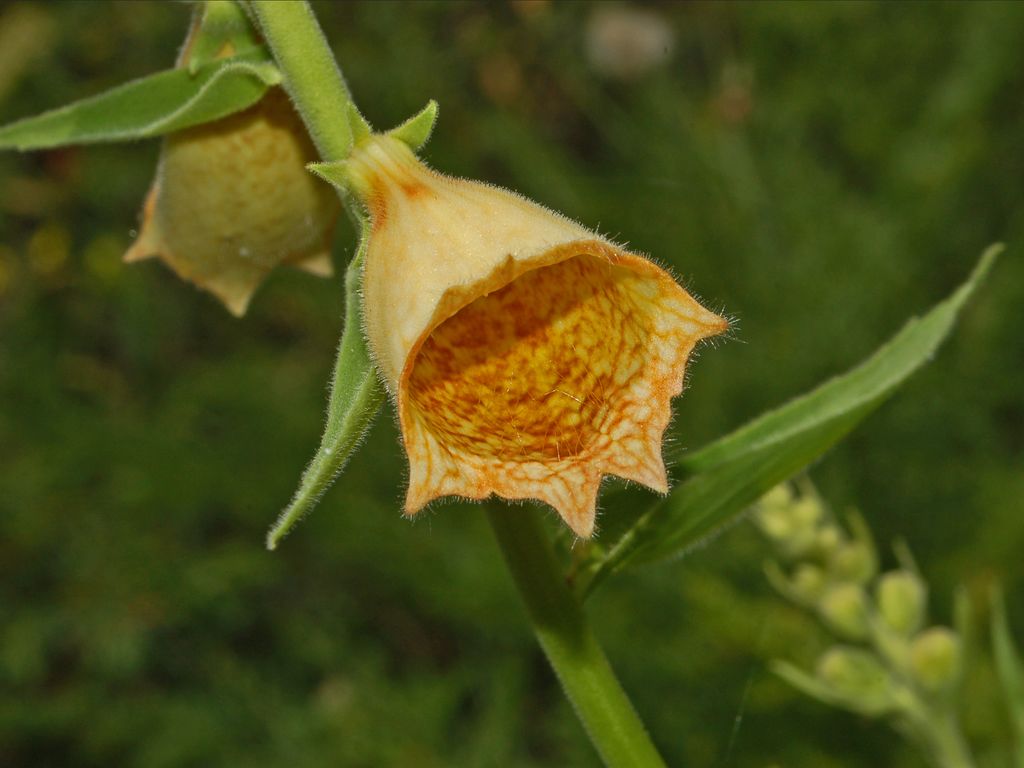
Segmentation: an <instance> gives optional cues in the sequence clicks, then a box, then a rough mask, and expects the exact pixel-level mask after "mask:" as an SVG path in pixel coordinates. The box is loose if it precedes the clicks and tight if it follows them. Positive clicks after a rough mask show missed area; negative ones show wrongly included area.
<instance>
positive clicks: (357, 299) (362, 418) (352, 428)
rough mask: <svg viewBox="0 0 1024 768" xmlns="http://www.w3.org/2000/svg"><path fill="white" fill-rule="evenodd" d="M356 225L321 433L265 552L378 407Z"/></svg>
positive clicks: (314, 497)
mask: <svg viewBox="0 0 1024 768" xmlns="http://www.w3.org/2000/svg"><path fill="white" fill-rule="evenodd" d="M362 224H363V226H362V231H363V233H364V234H363V236H362V238H361V240H360V243H359V249H358V250H357V251H356V255H355V257H354V258H353V259H352V261H351V262H350V263H349V265H348V269H347V270H346V272H345V327H344V329H343V330H342V333H341V343H340V344H339V345H338V357H337V361H336V362H335V365H334V378H333V380H332V381H331V397H330V401H329V403H328V406H327V423H326V426H325V428H324V435H323V438H321V440H320V448H319V449H318V450H317V452H316V455H315V456H313V460H312V461H310V463H309V466H308V467H307V468H306V471H305V472H304V473H303V475H302V479H301V480H300V481H299V488H298V490H297V491H296V492H295V496H294V497H292V500H291V503H290V504H289V505H288V506H287V507H286V508H285V509H284V511H283V512H281V514H280V516H279V517H278V518H277V521H276V522H275V523H274V525H273V527H272V528H271V529H270V532H269V533H268V534H267V549H276V548H277V545H278V543H279V542H280V541H281V539H282V538H284V536H286V535H287V534H288V532H289V531H290V530H291V529H292V528H293V527H294V526H295V524H296V523H297V522H298V521H299V520H300V519H301V518H302V517H303V516H304V515H305V514H306V513H307V512H309V511H310V510H311V509H312V508H313V507H315V506H316V504H317V502H318V501H319V500H320V497H322V496H323V495H324V492H326V490H327V489H328V488H329V487H330V486H331V484H332V483H333V482H334V480H335V478H336V477H337V476H338V473H340V472H341V470H342V469H343V468H344V466H345V464H346V463H347V462H348V460H349V458H351V456H352V454H353V453H355V451H356V448H358V447H359V443H360V442H361V441H362V439H363V436H364V435H365V434H366V432H367V430H368V429H369V428H370V425H371V424H372V423H373V420H374V418H375V417H376V416H377V413H378V412H379V411H380V408H381V406H382V405H383V404H384V388H383V387H382V386H381V384H380V381H379V380H378V378H377V369H376V366H375V365H374V364H373V360H372V359H371V358H370V351H369V349H368V347H367V345H366V338H365V337H364V336H363V332H362V327H361V317H362V291H361V290H360V286H361V284H362V274H363V260H364V259H365V257H366V248H367V243H368V240H367V236H366V233H367V232H368V231H369V229H368V227H367V226H366V224H365V222H362Z"/></svg>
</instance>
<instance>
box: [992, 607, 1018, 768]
mask: <svg viewBox="0 0 1024 768" xmlns="http://www.w3.org/2000/svg"><path fill="white" fill-rule="evenodd" d="M992 656H993V657H994V659H995V662H996V675H997V676H998V678H999V684H1000V686H1001V687H1002V689H1003V698H1004V699H1005V701H1006V707H1007V709H1008V710H1009V715H1010V725H1011V727H1012V728H1013V739H1014V763H1013V764H1014V766H1016V768H1024V664H1021V660H1020V655H1019V654H1018V652H1017V647H1016V644H1015V643H1014V642H1013V636H1012V635H1011V634H1010V623H1009V621H1007V619H1006V604H1005V602H1004V601H1003V595H1002V592H1001V591H996V592H995V594H993V595H992Z"/></svg>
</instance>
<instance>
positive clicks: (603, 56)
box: [587, 5, 675, 80]
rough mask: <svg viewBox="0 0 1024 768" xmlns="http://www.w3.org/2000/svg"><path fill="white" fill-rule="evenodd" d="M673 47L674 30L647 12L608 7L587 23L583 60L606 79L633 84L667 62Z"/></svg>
mask: <svg viewBox="0 0 1024 768" xmlns="http://www.w3.org/2000/svg"><path fill="white" fill-rule="evenodd" d="M674 47H675V32H674V30H673V29H672V27H671V26H669V23H668V21H667V20H666V19H665V17H664V16H662V15H661V14H660V13H658V12H657V11H654V10H651V9H648V8H637V7H634V6H630V5H609V6H605V7H602V8H600V9H599V10H597V11H595V12H594V13H593V14H592V15H591V16H590V20H589V22H588V23H587V59H588V60H589V62H590V66H591V67H592V68H593V69H594V71H596V72H599V73H600V74H602V75H606V76H608V77H613V78H616V79H619V80H635V79H637V78H639V77H641V76H642V75H645V74H647V73H648V72H650V71H651V70H653V69H655V68H656V67H658V66H660V65H662V64H664V63H665V62H666V61H668V59H669V58H670V57H671V55H672V49H673V48H674Z"/></svg>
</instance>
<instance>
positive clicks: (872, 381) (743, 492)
mask: <svg viewBox="0 0 1024 768" xmlns="http://www.w3.org/2000/svg"><path fill="white" fill-rule="evenodd" d="M1001 249H1002V246H999V245H994V246H991V247H990V248H988V249H987V250H986V251H985V253H984V254H983V255H982V257H981V260H980V261H979V263H978V266H977V267H976V268H975V270H974V272H973V273H972V274H971V276H970V278H969V279H968V280H967V282H966V283H964V284H963V285H962V286H961V287H960V288H959V289H958V290H957V291H956V292H955V293H954V294H953V295H952V296H950V297H949V298H948V299H946V300H945V301H943V302H942V303H941V304H939V305H938V306H936V307H935V308H934V309H933V310H932V311H931V312H929V313H928V314H927V315H925V316H924V317H922V318H914V319H911V320H910V322H908V323H907V324H906V326H904V328H903V330H901V331H900V332H899V333H898V334H897V335H896V336H895V337H894V338H893V339H891V340H890V341H889V342H888V343H887V344H886V345H885V346H883V347H882V348H881V349H879V350H878V351H877V352H875V354H874V355H872V356H871V357H870V358H868V359H867V360H866V361H865V362H863V363H862V364H861V365H859V366H858V367H856V368H854V369H853V370H851V371H850V372H849V373H847V374H845V375H843V376H840V377H837V378H835V379H832V380H831V381H828V382H827V383H825V384H823V385H821V386H820V387H818V388H817V389H815V390H813V391H811V392H810V393H808V394H806V395H803V396H802V397H799V398H797V399H795V400H792V401H790V402H789V403H787V404H786V405H784V406H782V407H781V408H779V409H777V410H774V411H771V412H769V413H767V414H765V415H763V416H761V417H759V418H757V419H755V420H754V421H752V422H751V423H749V424H748V425H746V426H744V427H741V428H740V429H738V430H736V431H735V432H733V433H732V434H730V435H727V436H725V437H723V438H721V439H720V440H718V441H716V442H714V443H712V444H711V445H709V446H707V447H706V448H704V449H702V450H699V451H697V452H695V453H694V454H692V455H691V456H688V457H686V458H684V459H683V460H682V461H680V462H679V466H681V467H682V468H684V469H686V470H689V471H690V472H691V473H697V474H696V475H695V476H693V477H690V478H689V479H688V480H686V481H685V482H683V483H682V484H680V485H679V486H677V487H676V488H675V490H674V491H673V492H672V493H671V494H670V495H669V496H668V497H666V498H665V499H663V500H661V501H659V502H657V503H656V504H654V505H653V506H650V507H648V508H647V509H646V510H644V511H642V512H637V513H634V515H633V516H632V519H630V515H629V510H628V509H622V510H621V513H620V515H619V517H622V518H626V520H627V521H628V528H626V529H625V530H624V532H622V533H621V535H619V536H617V537H609V538H610V539H611V541H612V542H613V543H611V544H608V543H607V542H606V541H605V539H604V538H602V543H605V546H606V550H605V553H604V554H603V555H602V556H601V557H600V558H599V559H597V560H596V561H595V562H594V563H592V564H591V565H590V566H589V569H588V571H587V572H586V573H584V574H581V575H582V577H583V578H582V579H581V580H580V581H581V586H580V589H581V591H582V592H583V593H584V594H586V593H588V592H589V591H591V590H593V588H594V587H595V586H597V585H598V584H599V583H600V582H602V581H603V580H604V579H606V578H607V577H608V576H610V575H612V574H614V573H617V572H619V571H621V570H622V569H624V568H625V567H627V566H629V565H633V564H636V563H643V562H651V561H655V560H662V559H666V558H671V557H675V556H679V555H681V554H684V553H685V552H686V551H688V550H689V549H691V548H693V547H694V546H695V545H697V544H699V543H700V542H702V541H704V540H706V539H707V538H708V537H710V536H711V535H712V534H714V533H717V532H718V531H720V530H722V528H723V527H725V526H728V525H729V524H731V523H733V522H735V521H736V520H737V519H739V517H740V515H741V514H742V513H743V512H744V511H745V510H746V509H747V508H748V507H749V506H750V505H751V504H752V503H753V502H754V501H756V500H757V499H758V498H759V497H760V496H761V495H762V494H764V493H765V492H766V491H768V490H769V489H770V488H772V487H773V486H775V485H776V484H778V483H780V482H782V481H783V480H786V479H787V478H789V477H791V476H793V475H794V474H796V473H797V472H799V471H800V470H802V469H803V468H804V467H806V466H807V465H808V464H810V463H811V462H812V461H814V460H815V459H817V458H818V457H819V456H821V455H822V454H823V453H825V451H827V450H828V449H829V448H830V447H832V446H833V445H835V443H836V442H838V441H839V440H840V439H841V438H842V437H843V436H844V435H846V434H847V433H848V432H849V431H850V430H852V429H853V428H854V427H855V426H856V425H857V424H858V423H859V422H860V421H861V420H862V419H864V417H865V416H867V415H868V414H869V413H871V412H872V411H873V410H874V409H875V408H877V407H878V405H879V404H880V403H882V401H884V400H885V399H886V398H887V397H888V396H889V395H890V394H892V392H893V391H894V390H895V389H896V388H897V387H898V386H899V385H900V384H902V383H903V381H905V380H906V379H907V377H908V376H910V374H912V373H914V371H916V370H917V369H918V368H920V367H921V366H922V365H924V363H926V362H927V361H928V360H930V359H931V357H932V355H933V354H934V353H935V350H936V349H937V348H938V346H939V344H941V343H942V341H943V339H945V338H946V336H947V335H948V334H949V332H950V330H951V329H952V327H953V324H954V322H955V320H956V317H957V314H958V312H959V311H960V309H961V308H962V307H963V305H964V303H965V302H966V301H967V299H968V298H969V297H970V296H971V294H972V293H973V292H974V291H975V289H976V288H977V287H978V285H979V284H980V283H981V281H982V280H983V279H984V277H985V275H986V273H987V272H988V271H989V268H990V267H991V266H992V263H993V261H994V260H995V258H996V256H997V255H998V253H999V251H1000V250H1001ZM620 525H621V523H620ZM619 530H622V529H621V528H620V529H619ZM614 533H617V532H616V531H614V530H613V534H614ZM588 577H589V578H588Z"/></svg>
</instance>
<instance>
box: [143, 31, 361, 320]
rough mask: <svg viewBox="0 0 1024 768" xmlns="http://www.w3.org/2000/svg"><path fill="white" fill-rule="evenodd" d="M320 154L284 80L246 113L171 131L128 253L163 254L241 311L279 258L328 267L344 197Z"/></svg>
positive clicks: (322, 270)
mask: <svg viewBox="0 0 1024 768" xmlns="http://www.w3.org/2000/svg"><path fill="white" fill-rule="evenodd" d="M194 35H195V29H193V32H192V34H191V35H190V38H189V41H188V42H187V43H186V45H185V48H184V50H183V52H182V56H181V58H180V60H179V62H178V63H179V66H187V64H188V60H189V53H190V50H191V43H192V40H194ZM230 53H231V51H230V48H228V49H226V50H225V51H223V53H222V55H229V54H230ZM316 159H317V154H316V150H315V149H314V147H313V144H312V142H311V141H310V139H309V137H308V135H307V133H306V130H305V128H304V127H303V125H302V121H301V120H300V119H299V116H298V114H296V112H295V110H294V108H293V107H292V105H291V103H290V102H289V100H288V97H287V95H286V94H285V92H284V90H283V89H282V88H280V87H274V88H271V89H270V90H269V91H267V93H266V95H265V96H264V97H263V98H262V99H261V100H260V101H259V102H258V103H257V104H255V105H253V106H252V107H249V108H248V109H246V110H244V111H242V112H238V113H236V114H234V115H229V116H228V117H225V118H223V119H221V120H217V121H215V122H212V123H206V124H204V125H199V126H196V127H194V128H187V129H185V130H183V131H177V132H175V133H172V134H170V135H169V136H167V138H166V139H165V140H164V145H163V150H162V152H161V154H160V163H159V167H158V169H157V175H156V180H155V181H154V182H153V186H152V188H151V189H150V191H149V195H148V196H147V198H146V203H145V206H144V208H143V216H142V228H141V232H140V234H139V237H138V239H137V240H136V241H135V243H134V244H133V245H132V246H131V248H130V249H129V250H128V252H127V253H126V254H125V256H124V259H125V261H139V260H142V259H147V258H159V259H160V260H161V261H163V262H164V263H165V264H167V265H168V266H169V267H170V268H171V269H173V270H174V272H175V273H177V275H178V276H179V277H182V278H184V279H186V280H189V281H191V282H193V283H195V284H196V285H198V286H199V287H200V288H202V289H204V290H207V291H210V292H211V293H213V294H214V295H215V296H216V297H217V298H218V299H220V300H221V301H222V302H223V303H224V305H225V306H226V307H227V308H228V310H230V311H231V313H232V314H235V315H243V314H245V310H246V308H247V307H248V305H249V300H250V299H251V298H252V294H253V293H254V292H255V290H256V289H257V287H259V285H260V283H262V282H263V280H264V279H265V278H266V277H267V275H268V274H269V273H270V272H271V270H273V269H274V268H275V267H277V266H279V265H282V264H288V265H293V266H296V267H299V268H301V269H304V270H306V271H308V272H311V273H313V274H315V275H320V276H329V275H330V274H331V271H332V268H331V260H330V238H331V233H332V232H333V229H334V224H335V222H336V221H337V218H338V215H339V213H340V211H341V204H340V202H339V201H338V197H337V194H336V193H335V191H334V190H333V189H331V188H330V187H329V186H328V185H326V184H324V183H323V182H322V181H320V180H319V179H317V178H316V177H314V176H313V175H312V174H311V173H309V171H307V170H306V164H307V163H310V162H313V161H315V160H316Z"/></svg>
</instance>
